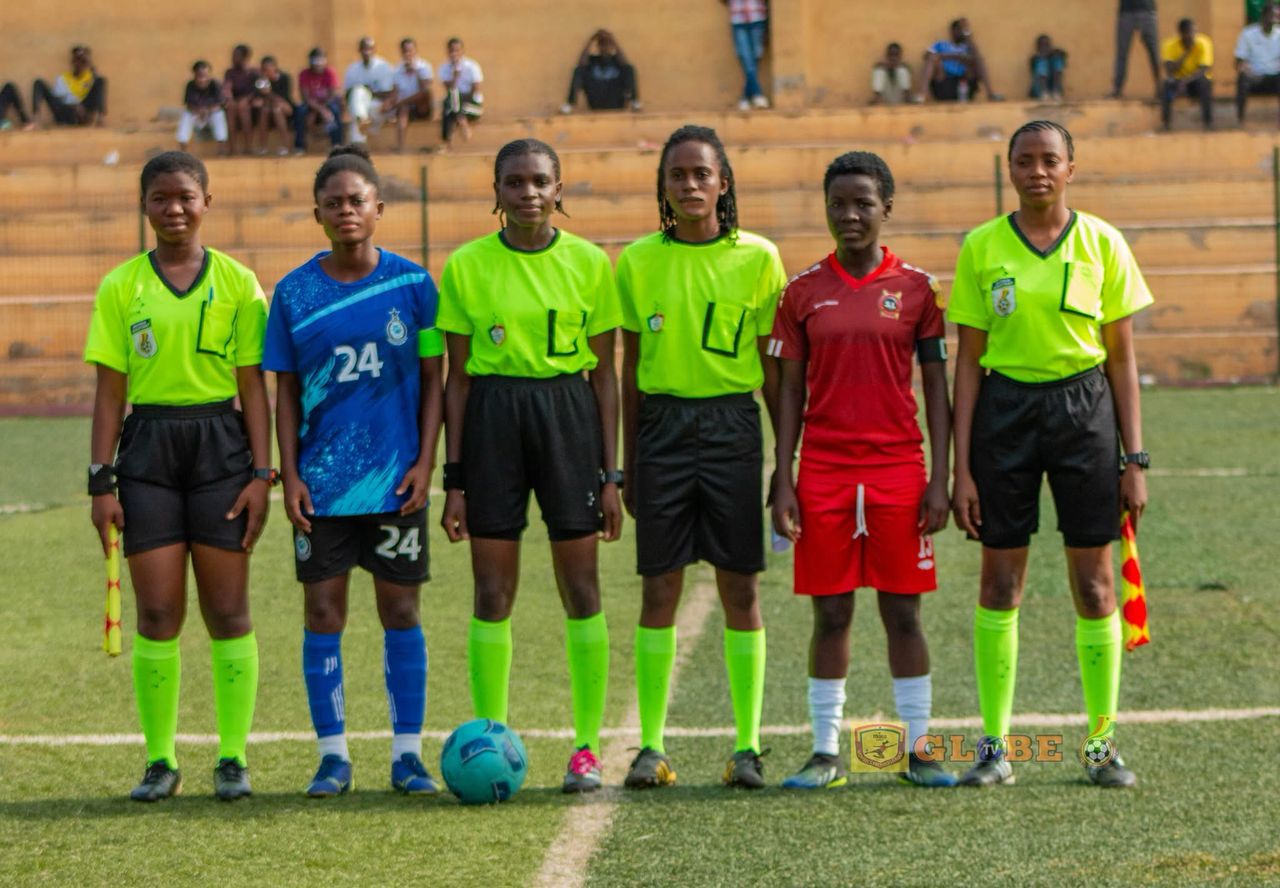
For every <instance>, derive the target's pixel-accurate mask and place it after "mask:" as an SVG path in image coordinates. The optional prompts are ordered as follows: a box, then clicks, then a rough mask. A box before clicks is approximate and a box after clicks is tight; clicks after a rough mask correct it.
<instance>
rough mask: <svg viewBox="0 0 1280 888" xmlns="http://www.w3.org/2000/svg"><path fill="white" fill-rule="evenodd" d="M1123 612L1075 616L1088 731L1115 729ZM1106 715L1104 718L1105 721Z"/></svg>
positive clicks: (1108, 734) (1100, 731)
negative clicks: (1096, 616)
mask: <svg viewBox="0 0 1280 888" xmlns="http://www.w3.org/2000/svg"><path fill="white" fill-rule="evenodd" d="M1121 648H1122V645H1121V639H1120V612H1119V611H1113V612H1112V613H1111V615H1110V616H1107V617H1103V618H1102V619H1100V620H1090V619H1086V618H1085V617H1081V616H1077V617H1076V656H1077V657H1078V658H1079V660H1080V684H1081V686H1083V688H1084V708H1085V711H1086V712H1088V713H1089V734H1090V736H1093V735H1095V734H1102V735H1106V736H1110V735H1111V734H1112V733H1113V732H1114V731H1115V722H1116V710H1117V709H1118V708H1119V701H1120V651H1121ZM1104 719H1105V721H1104Z"/></svg>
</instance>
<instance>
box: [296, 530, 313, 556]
mask: <svg viewBox="0 0 1280 888" xmlns="http://www.w3.org/2000/svg"><path fill="white" fill-rule="evenodd" d="M293 550H294V551H295V552H296V553H297V554H298V560H299V561H307V560H308V559H310V558H311V540H310V539H308V538H307V535H306V534H304V533H303V532H302V531H298V532H296V533H295V534H294V535H293Z"/></svg>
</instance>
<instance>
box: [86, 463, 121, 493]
mask: <svg viewBox="0 0 1280 888" xmlns="http://www.w3.org/2000/svg"><path fill="white" fill-rule="evenodd" d="M115 492H116V470H115V468H114V467H113V466H107V465H101V464H98V463H95V464H94V465H91V466H89V496H104V495H106V494H112V493H115Z"/></svg>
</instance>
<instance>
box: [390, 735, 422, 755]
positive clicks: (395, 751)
mask: <svg viewBox="0 0 1280 888" xmlns="http://www.w3.org/2000/svg"><path fill="white" fill-rule="evenodd" d="M406 752H412V753H413V754H414V755H416V756H417V757H418V758H422V735H421V734H392V735H391V761H392V762H398V761H400V756H402V755H404V754H405V753H406Z"/></svg>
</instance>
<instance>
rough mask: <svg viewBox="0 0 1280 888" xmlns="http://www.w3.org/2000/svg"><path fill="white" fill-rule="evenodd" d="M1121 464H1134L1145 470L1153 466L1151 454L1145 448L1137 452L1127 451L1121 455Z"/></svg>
mask: <svg viewBox="0 0 1280 888" xmlns="http://www.w3.org/2000/svg"><path fill="white" fill-rule="evenodd" d="M1120 464H1121V465H1122V466H1127V465H1129V464H1133V465H1135V466H1137V467H1138V468H1140V469H1142V470H1143V471H1144V472H1145V471H1146V470H1147V469H1149V468H1151V454H1149V453H1147V451H1145V450H1139V451H1138V452H1137V453H1126V454H1125V455H1124V456H1122V457H1120Z"/></svg>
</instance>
